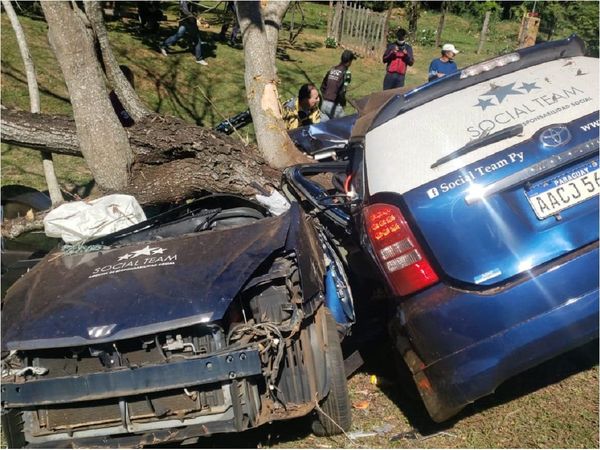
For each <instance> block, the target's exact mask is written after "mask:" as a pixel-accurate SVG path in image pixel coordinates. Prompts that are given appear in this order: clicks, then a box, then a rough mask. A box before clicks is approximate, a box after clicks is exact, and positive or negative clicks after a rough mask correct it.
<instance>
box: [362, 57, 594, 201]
mask: <svg viewBox="0 0 600 450" xmlns="http://www.w3.org/2000/svg"><path fill="white" fill-rule="evenodd" d="M598 71H599V70H598V59H596V58H589V57H584V56H578V57H574V58H568V59H558V60H555V61H551V62H546V63H543V64H539V65H536V66H532V67H528V68H526V69H522V70H519V71H516V72H512V73H510V74H507V75H504V76H500V77H498V78H494V79H492V80H488V81H484V82H482V83H479V84H476V85H474V86H470V87H467V88H465V89H462V90H459V91H456V92H453V93H450V94H448V95H445V96H442V97H439V98H436V99H434V100H432V101H430V102H428V103H425V104H423V105H421V106H418V107H416V108H414V109H411V110H409V111H407V112H405V113H403V114H400V115H399V116H397V117H395V118H394V119H392V120H390V121H388V122H386V123H384V124H383V125H381V126H378V127H377V128H375V129H373V130H371V131H369V132H368V133H367V134H366V136H365V153H366V159H365V160H366V167H367V176H368V183H369V191H370V193H371V194H375V193H377V192H397V193H400V194H404V193H406V192H408V191H410V190H412V189H414V188H416V187H419V186H421V185H423V184H425V183H428V182H430V181H432V180H434V179H437V178H439V177H441V176H443V175H446V174H448V173H450V172H453V171H455V170H457V169H460V168H461V167H464V166H465V165H467V164H470V163H473V162H475V161H478V160H480V159H482V158H484V157H486V156H489V155H492V154H494V153H496V152H498V151H499V150H502V149H504V148H507V147H510V146H512V145H514V144H516V143H518V142H520V141H523V140H525V139H528V138H530V137H531V136H532V135H533V134H534V133H535V132H536V131H537V130H539V129H540V128H543V127H546V126H549V125H552V124H556V123H566V122H570V121H572V120H574V119H577V118H579V117H582V116H584V115H586V114H590V113H592V112H594V111H597V110H598V89H599V88H598V85H599V79H598ZM596 120H597V118H596ZM518 124H522V125H523V127H524V132H523V135H520V136H515V137H512V138H509V139H505V140H503V141H500V142H496V143H494V144H490V145H487V146H485V147H483V148H480V149H477V150H475V151H473V152H471V153H468V154H467V155H464V156H461V157H458V158H456V159H454V160H452V161H449V162H447V163H444V164H441V165H440V166H438V167H436V168H434V169H432V168H431V165H432V164H433V163H434V162H436V161H437V160H438V159H440V158H442V157H444V156H446V155H448V154H449V153H452V152H453V151H455V150H458V149H459V148H461V147H463V146H464V145H465V144H467V143H468V142H470V141H472V140H475V139H477V138H479V137H481V136H482V134H484V133H489V134H491V133H494V132H497V131H500V130H502V129H504V128H508V127H511V126H514V125H518ZM596 126H598V125H596ZM599 128H600V127H599Z"/></svg>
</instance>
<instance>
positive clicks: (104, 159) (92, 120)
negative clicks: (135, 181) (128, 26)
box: [41, 1, 133, 192]
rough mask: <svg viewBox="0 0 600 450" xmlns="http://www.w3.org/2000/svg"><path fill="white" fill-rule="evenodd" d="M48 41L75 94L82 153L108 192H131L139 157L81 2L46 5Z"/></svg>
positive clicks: (76, 117)
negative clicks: (128, 189) (82, 14)
mask: <svg viewBox="0 0 600 450" xmlns="http://www.w3.org/2000/svg"><path fill="white" fill-rule="evenodd" d="M41 5H42V9H43V11H44V16H45V17H46V21H47V22H48V38H49V41H50V45H51V47H52V48H53V50H54V53H55V54H56V58H57V60H58V62H59V65H60V67H61V70H62V73H63V75H64V78H65V82H66V84H67V89H68V90H69V96H70V98H71V104H72V106H73V116H74V118H75V123H76V124H77V135H78V139H79V144H80V147H81V152H82V153H83V155H84V157H85V160H86V163H87V165H88V167H89V168H90V170H91V172H92V173H93V174H94V179H95V180H96V183H97V184H98V186H99V187H100V188H102V189H103V190H105V191H108V192H113V191H123V189H125V188H126V187H127V184H128V178H129V168H130V166H131V164H132V162H133V153H132V151H131V148H130V147H129V141H128V139H127V133H126V132H125V130H124V129H123V127H122V126H121V123H120V122H119V120H118V118H117V116H116V114H115V112H114V110H113V108H112V105H111V103H110V101H109V99H108V92H107V90H106V84H105V82H104V77H103V74H102V72H101V69H100V66H99V64H98V60H97V58H96V54H95V51H94V46H93V43H92V42H91V40H90V39H89V37H88V32H87V30H86V29H85V25H84V24H83V22H82V20H81V18H80V17H79V16H78V11H76V10H74V9H73V8H77V4H76V3H75V2H73V3H69V2H66V1H60V2H59V1H53V2H41Z"/></svg>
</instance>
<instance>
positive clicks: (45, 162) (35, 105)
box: [2, 0, 64, 206]
mask: <svg viewBox="0 0 600 450" xmlns="http://www.w3.org/2000/svg"><path fill="white" fill-rule="evenodd" d="M2 6H3V7H4V10H5V11H6V14H7V15H8V18H9V20H10V23H11V25H12V28H13V30H14V32H15V37H16V38H17V43H18V45H19V50H20V52H21V58H22V59H23V65H24V66H25V74H26V76H27V87H28V89H29V103H30V109H31V112H32V113H39V112H40V111H41V107H40V90H39V88H38V83H37V77H36V75H35V67H34V64H33V59H32V58H31V53H29V46H28V45H27V40H26V39H25V33H23V28H22V27H21V23H20V22H19V18H18V17H17V14H16V13H15V10H14V9H13V7H12V4H11V2H10V0H2ZM41 157H42V167H43V169H44V177H45V178H46V185H47V186H48V193H49V194H50V200H51V201H52V205H53V206H56V205H58V204H60V203H62V202H63V200H64V199H63V196H62V193H61V191H60V186H59V184H58V180H57V179H56V173H55V172H54V163H53V161H52V153H48V152H42V154H41Z"/></svg>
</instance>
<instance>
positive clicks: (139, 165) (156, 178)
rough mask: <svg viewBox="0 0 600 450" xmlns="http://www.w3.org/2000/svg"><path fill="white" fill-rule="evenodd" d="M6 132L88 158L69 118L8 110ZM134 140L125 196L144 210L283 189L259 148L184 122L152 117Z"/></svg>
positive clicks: (19, 140) (28, 143) (13, 139)
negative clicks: (201, 197)
mask: <svg viewBox="0 0 600 450" xmlns="http://www.w3.org/2000/svg"><path fill="white" fill-rule="evenodd" d="M1 126H2V142H5V143H8V144H14V145H18V146H20V147H28V148H33V149H36V150H42V149H43V150H46V151H52V152H54V153H61V154H65V155H71V156H82V152H81V150H80V147H79V144H78V140H77V134H76V130H75V122H74V121H73V120H72V119H69V118H66V117H64V116H50V115H45V114H31V113H27V112H24V111H13V110H10V109H4V110H3V111H2V117H1ZM128 134H129V138H130V142H131V148H132V150H133V153H134V156H135V162H134V164H133V166H132V173H131V178H130V183H129V185H128V186H127V187H125V188H124V189H122V190H121V191H120V192H123V193H128V194H131V195H133V196H135V197H136V198H137V200H138V201H139V202H140V203H142V204H156V203H161V202H175V201H179V200H182V199H185V198H189V197H193V196H196V195H198V194H200V193H205V192H229V193H233V194H239V195H245V196H251V195H254V194H256V193H258V191H257V190H256V189H255V188H254V187H253V184H254V183H257V184H258V185H260V186H262V187H267V186H278V185H279V179H280V176H281V173H280V172H279V171H277V170H274V169H272V168H270V167H269V166H268V165H267V164H266V163H265V161H264V159H263V158H262V157H261V156H260V153H259V151H258V149H257V148H256V147H254V146H244V145H243V144H242V143H240V142H239V141H238V140H236V139H233V138H232V137H230V136H227V135H224V134H221V133H217V132H214V131H212V130H209V129H206V128H201V127H198V126H196V125H193V124H189V123H187V122H184V121H183V120H181V119H177V118H174V117H150V116H147V117H144V118H142V119H141V120H140V121H139V122H136V123H135V124H134V125H133V126H132V127H130V128H128ZM296 151H297V150H296ZM298 153H299V152H298Z"/></svg>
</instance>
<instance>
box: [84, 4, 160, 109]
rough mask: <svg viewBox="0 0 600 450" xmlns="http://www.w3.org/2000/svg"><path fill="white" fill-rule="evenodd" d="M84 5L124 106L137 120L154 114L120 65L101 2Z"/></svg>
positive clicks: (106, 70) (107, 69)
mask: <svg viewBox="0 0 600 450" xmlns="http://www.w3.org/2000/svg"><path fill="white" fill-rule="evenodd" d="M84 7H85V12H86V15H87V17H88V19H89V21H90V24H91V26H92V29H93V30H94V33H95V34H96V38H97V39H98V43H99V44H100V51H101V52H102V61H103V63H104V71H105V72H106V76H107V77H108V81H109V82H110V84H111V85H112V86H113V88H114V90H115V92H116V93H117V97H119V100H121V102H123V106H124V107H125V109H126V110H127V112H128V113H129V115H130V116H131V117H132V118H133V119H134V120H135V121H138V120H140V119H141V118H142V117H144V116H147V115H152V114H154V113H153V112H152V111H151V110H150V109H149V108H148V107H146V105H144V103H143V102H142V101H141V100H140V98H139V97H138V95H137V94H136V92H135V91H134V89H133V86H132V85H131V84H130V83H129V81H128V80H127V78H126V77H125V75H124V74H123V71H122V70H121V69H120V67H119V63H118V62H117V59H116V58H115V55H114V53H113V51H112V49H111V46H110V43H109V41H108V32H107V30H106V25H105V24H104V15H103V12H102V7H101V5H100V3H99V2H97V1H85V2H84Z"/></svg>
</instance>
